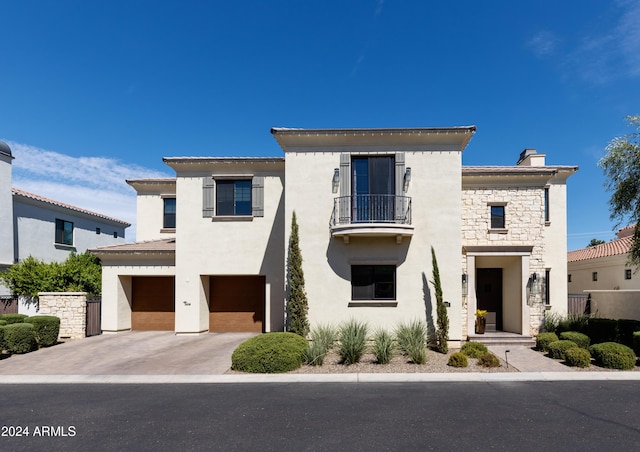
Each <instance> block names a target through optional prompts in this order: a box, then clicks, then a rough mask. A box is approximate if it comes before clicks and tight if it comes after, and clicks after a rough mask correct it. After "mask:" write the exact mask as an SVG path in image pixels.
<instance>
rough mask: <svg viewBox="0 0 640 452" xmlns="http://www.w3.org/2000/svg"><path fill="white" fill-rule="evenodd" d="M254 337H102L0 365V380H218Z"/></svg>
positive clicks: (163, 334)
mask: <svg viewBox="0 0 640 452" xmlns="http://www.w3.org/2000/svg"><path fill="white" fill-rule="evenodd" d="M255 335H256V334H255V333H207V334H200V335H179V336H176V335H175V334H174V333H172V332H167V331H135V332H124V333H118V334H103V335H100V336H93V337H88V338H85V339H79V340H75V341H69V342H65V343H63V344H58V345H55V346H53V347H49V348H43V349H40V350H38V351H35V352H31V353H27V354H24V355H13V356H11V357H9V358H6V359H3V360H0V375H219V374H223V373H225V371H227V370H228V369H229V368H230V367H231V354H232V353H233V350H235V348H236V347H237V346H238V344H240V343H241V342H243V341H244V340H246V339H248V338H249V337H252V336H255Z"/></svg>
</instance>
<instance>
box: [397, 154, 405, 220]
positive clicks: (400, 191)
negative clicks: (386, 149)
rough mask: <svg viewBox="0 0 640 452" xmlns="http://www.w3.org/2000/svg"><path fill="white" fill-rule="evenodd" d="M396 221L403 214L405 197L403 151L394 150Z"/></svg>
mask: <svg viewBox="0 0 640 452" xmlns="http://www.w3.org/2000/svg"><path fill="white" fill-rule="evenodd" d="M395 160H396V174H395V176H396V196H402V198H396V203H395V204H396V221H400V222H402V221H403V220H404V216H405V199H406V198H404V171H405V169H404V167H405V164H404V152H396V159H395Z"/></svg>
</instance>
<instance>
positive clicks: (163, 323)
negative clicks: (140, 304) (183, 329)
mask: <svg viewBox="0 0 640 452" xmlns="http://www.w3.org/2000/svg"><path fill="white" fill-rule="evenodd" d="M175 327H176V314H175V313H174V312H150V311H145V312H132V313H131V329H132V330H137V331H173V330H174V329H175Z"/></svg>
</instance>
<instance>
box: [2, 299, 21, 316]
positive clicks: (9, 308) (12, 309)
mask: <svg viewBox="0 0 640 452" xmlns="http://www.w3.org/2000/svg"><path fill="white" fill-rule="evenodd" d="M17 313H18V299H17V298H14V297H12V296H11V295H8V296H0V315H2V314H17Z"/></svg>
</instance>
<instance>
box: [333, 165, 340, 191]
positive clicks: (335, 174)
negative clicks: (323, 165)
mask: <svg viewBox="0 0 640 452" xmlns="http://www.w3.org/2000/svg"><path fill="white" fill-rule="evenodd" d="M339 186H340V170H339V169H338V168H334V170H333V180H332V181H331V189H332V191H333V193H338V187H339Z"/></svg>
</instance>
